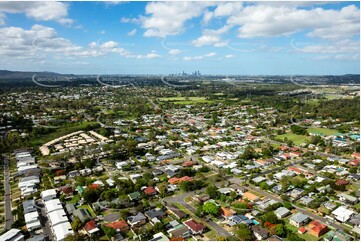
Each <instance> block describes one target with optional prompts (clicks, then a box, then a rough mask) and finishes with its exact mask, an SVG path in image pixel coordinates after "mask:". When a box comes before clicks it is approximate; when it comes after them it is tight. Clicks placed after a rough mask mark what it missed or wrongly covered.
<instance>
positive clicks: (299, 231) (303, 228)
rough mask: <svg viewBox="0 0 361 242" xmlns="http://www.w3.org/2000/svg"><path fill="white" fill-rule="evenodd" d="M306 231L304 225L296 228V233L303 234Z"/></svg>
mask: <svg viewBox="0 0 361 242" xmlns="http://www.w3.org/2000/svg"><path fill="white" fill-rule="evenodd" d="M306 232H307V229H306V228H305V227H301V228H300V229H299V230H298V233H301V234H304V233H306Z"/></svg>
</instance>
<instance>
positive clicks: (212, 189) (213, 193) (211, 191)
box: [206, 185, 221, 199]
mask: <svg viewBox="0 0 361 242" xmlns="http://www.w3.org/2000/svg"><path fill="white" fill-rule="evenodd" d="M206 193H207V194H208V195H209V196H210V197H211V198H212V199H218V198H219V197H220V196H221V193H220V192H219V191H218V188H217V187H216V186H214V185H209V186H208V187H207V189H206Z"/></svg>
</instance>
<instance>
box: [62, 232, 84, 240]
mask: <svg viewBox="0 0 361 242" xmlns="http://www.w3.org/2000/svg"><path fill="white" fill-rule="evenodd" d="M81 240H82V237H81V236H80V235H79V234H78V233H74V234H70V235H68V236H66V237H65V238H64V241H81Z"/></svg>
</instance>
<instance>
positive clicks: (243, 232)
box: [236, 224, 253, 240]
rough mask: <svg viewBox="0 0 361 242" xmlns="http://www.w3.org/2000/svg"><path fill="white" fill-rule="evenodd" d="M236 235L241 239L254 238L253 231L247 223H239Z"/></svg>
mask: <svg viewBox="0 0 361 242" xmlns="http://www.w3.org/2000/svg"><path fill="white" fill-rule="evenodd" d="M236 235H237V236H238V238H240V239H241V240H253V236H252V232H251V230H250V229H249V228H248V227H247V225H245V224H239V225H237V230H236Z"/></svg>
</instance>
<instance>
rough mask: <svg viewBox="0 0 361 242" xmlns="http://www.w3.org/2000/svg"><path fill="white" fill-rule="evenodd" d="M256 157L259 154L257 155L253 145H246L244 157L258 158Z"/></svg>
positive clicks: (247, 158) (246, 158)
mask: <svg viewBox="0 0 361 242" xmlns="http://www.w3.org/2000/svg"><path fill="white" fill-rule="evenodd" d="M256 157H257V155H256V152H255V150H254V149H253V147H252V146H250V145H248V146H247V147H246V149H245V150H244V153H243V155H242V159H245V160H250V159H253V158H256Z"/></svg>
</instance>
